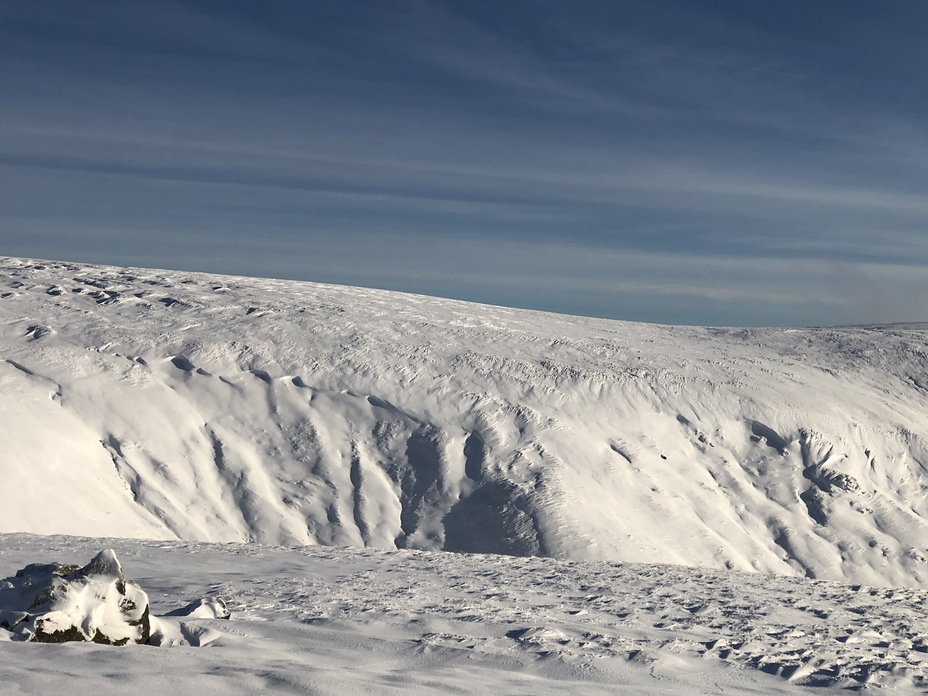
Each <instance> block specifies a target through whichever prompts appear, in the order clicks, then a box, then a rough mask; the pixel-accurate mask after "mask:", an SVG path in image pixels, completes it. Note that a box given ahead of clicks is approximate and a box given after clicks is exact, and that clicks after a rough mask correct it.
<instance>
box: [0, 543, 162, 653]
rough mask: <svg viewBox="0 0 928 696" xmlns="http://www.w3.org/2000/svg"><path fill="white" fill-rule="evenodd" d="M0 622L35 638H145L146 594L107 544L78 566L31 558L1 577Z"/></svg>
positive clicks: (99, 640)
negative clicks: (126, 572)
mask: <svg viewBox="0 0 928 696" xmlns="http://www.w3.org/2000/svg"><path fill="white" fill-rule="evenodd" d="M0 627H2V628H5V629H7V630H8V631H11V632H12V633H13V634H14V636H15V637H16V638H17V639H20V640H29V641H33V642H37V643H64V642H68V641H93V642H94V643H102V644H105V645H125V644H126V643H147V642H148V638H149V632H150V619H149V607H148V596H147V595H146V594H145V592H143V591H142V589H141V588H140V587H139V586H138V585H137V584H136V583H134V582H133V581H131V580H127V579H126V578H125V576H124V575H123V573H122V568H121V566H120V565H119V561H118V560H117V558H116V554H115V552H113V551H112V550H109V549H108V550H105V551H101V552H100V553H99V554H97V555H96V556H95V557H94V558H93V560H91V561H90V563H88V564H87V565H86V566H84V567H83V568H80V567H79V566H72V565H62V564H60V563H45V564H42V563H35V564H31V565H28V566H26V567H25V568H23V569H22V570H20V571H19V572H17V573H16V575H14V576H12V577H9V578H6V579H4V580H0Z"/></svg>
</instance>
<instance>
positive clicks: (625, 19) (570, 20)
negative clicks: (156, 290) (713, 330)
mask: <svg viewBox="0 0 928 696" xmlns="http://www.w3.org/2000/svg"><path fill="white" fill-rule="evenodd" d="M51 5H53V6H54V10H56V11H43V12H41V13H40V12H38V11H37V10H36V9H35V8H34V7H31V6H30V5H27V4H11V5H7V6H4V7H3V8H0V20H2V21H0V69H3V70H4V74H5V75H6V76H8V78H9V79H6V80H5V81H4V82H3V84H2V85H0V100H2V103H3V104H4V109H3V113H2V114H0V244H2V245H3V247H4V252H5V253H22V254H26V255H33V256H49V255H55V254H57V253H59V252H61V253H63V252H64V251H68V253H71V254H74V255H76V256H77V257H79V258H84V259H87V260H94V259H100V260H106V261H108V262H114V263H119V262H120V261H122V262H125V263H130V264H131V263H140V262H141V261H142V260H145V259H148V260H153V262H155V261H156V262H157V264H159V265H165V266H178V265H181V264H184V265H185V267H192V266H197V264H199V267H201V268H202V269H203V270H215V271H222V272H225V271H228V272H240V273H254V274H265V275H287V276H288V277H306V278H318V279H321V280H327V281H330V282H343V283H349V284H350V283H360V284H364V283H367V284H375V285H381V286H386V287H391V288H396V289H406V290H410V291H419V292H431V293H434V294H449V295H454V296H457V297H465V298H466V297H470V298H473V299H479V300H482V301H491V302H495V303H498V304H507V303H511V304H521V305H530V306H536V307H540V308H544V307H547V308H551V309H557V310H558V311H572V312H577V313H591V314H601V315H606V316H615V317H629V318H637V319H645V320H646V319H648V318H649V316H650V317H652V318H654V319H655V320H660V321H667V320H671V319H672V320H674V321H682V322H687V323H716V324H719V323H744V322H746V321H749V323H752V324H758V323H765V322H769V323H817V324H827V323H835V322H840V323H849V322H853V321H861V322H864V321H883V320H885V317H886V316H890V315H892V316H893V317H894V318H898V319H918V318H922V317H920V316H918V314H919V313H920V312H923V311H925V307H924V302H923V300H921V299H919V298H920V297H921V295H920V292H919V291H918V282H920V278H921V276H920V275H919V273H920V272H921V270H920V269H923V268H926V267H928V245H926V242H925V240H926V239H928V235H926V231H928V229H926V228H928V197H926V196H925V194H924V191H925V190H928V164H926V162H928V159H926V158H925V154H926V153H928V135H926V132H925V127H924V126H923V125H922V122H923V119H922V114H923V113H924V107H925V106H928V105H926V104H925V100H926V98H925V97H923V96H921V91H920V90H914V89H913V85H914V84H916V78H917V76H918V70H919V68H918V66H919V65H928V62H926V61H924V60H923V59H924V58H928V56H926V55H925V54H926V52H928V49H925V48H924V46H923V45H922V44H923V43H924V42H922V41H920V39H919V36H918V32H917V31H915V29H914V28H913V27H914V24H913V22H912V20H913V17H917V16H921V15H922V14H924V13H925V10H923V9H921V6H916V5H914V4H910V3H907V2H903V3H902V5H904V6H905V7H902V6H898V7H896V6H894V8H892V9H888V10H886V11H885V12H882V13H881V14H880V16H879V17H878V18H876V19H874V18H873V17H872V16H871V15H872V13H869V12H866V11H864V9H863V8H858V7H856V6H848V5H846V4H842V5H841V7H840V9H841V10H842V11H841V12H836V10H837V9H839V8H838V5H837V4H835V3H833V2H832V0H826V2H824V3H822V5H821V6H818V5H816V6H815V7H804V8H803V9H802V11H801V12H800V11H799V10H798V8H794V7H791V6H779V7H776V8H771V7H768V8H754V9H750V8H745V7H740V9H739V8H735V7H734V6H733V5H732V6H729V5H727V4H725V3H710V4H709V5H705V4H701V5H699V6H696V5H694V4H693V3H688V2H682V1H679V2H678V1H676V0H660V1H659V2H656V3H647V4H646V5H640V6H628V5H627V4H623V3H607V2H605V1H602V2H594V1H592V0H590V1H588V2H583V3H580V4H579V5H571V6H570V7H568V6H566V5H563V4H557V3H547V2H540V3H539V2H533V3H527V2H526V3H523V2H520V1H519V0H515V1H514V2H511V3H502V4H495V5H491V4H488V3H481V2H454V3H451V2H439V1H438V0H434V1H430V0H408V1H406V0H396V1H393V0H391V1H388V2H384V3H377V4H376V5H375V6H373V7H371V6H370V5H369V3H361V2H352V1H351V0H348V1H346V2H345V3H338V4H307V3H299V2H289V1H285V2H280V3H274V4H273V5H272V6H268V7H257V6H250V5H238V4H234V3H233V4H229V3H221V4H220V3H215V2H211V1H208V0H191V2H185V3H173V2H168V3H163V2H144V1H143V2H138V3H131V4H124V3H112V2H106V1H104V0H92V1H91V2H88V3H81V4H80V5H79V6H78V5H74V4H72V3H64V2H53V3H51ZM46 9H48V8H46ZM823 36H824V37H825V38H824V39H823ZM920 61H921V62H920ZM75 230H80V234H75V232H74V231H75ZM164 240H173V241H171V243H169V244H166V243H164ZM210 249H214V250H216V251H213V252H210V251H209V250H210ZM13 250H15V252H14V251H13ZM218 250H224V251H222V253H220V252H219V251H218ZM234 250H239V251H238V252H235V251H234ZM476 250H480V253H479V254H478V252H477V251H476ZM236 254H237V255H236ZM478 256H479V258H478ZM480 258H482V259H483V261H480ZM191 259H194V260H193V261H191ZM712 259H715V260H717V261H718V264H719V265H718V266H712V263H711V262H710V261H709V260H712ZM455 260H461V261H462V262H461V263H460V264H459V265H457V266H455V264H454V262H455ZM488 260H492V262H490V261H488ZM697 261H698V263H697ZM514 266H517V267H519V268H520V269H521V270H520V271H519V272H514V271H513V267H514ZM814 267H815V268H818V269H819V272H815V270H814ZM837 268H841V269H843V270H842V271H840V272H839V271H835V270H833V269H837ZM299 269H303V270H302V272H301V271H300V270H299ZM430 269H431V270H430ZM610 269H612V271H614V273H612V271H610ZM707 269H711V270H707ZM610 273H612V274H611V275H610ZM855 275H856V276H857V277H859V278H861V279H864V278H866V282H864V281H863V280H861V286H862V287H863V286H866V287H867V288H868V290H867V293H869V295H870V296H872V297H875V296H877V295H885V296H887V297H891V298H893V301H892V302H881V303H877V304H874V303H872V302H869V303H868V302H867V301H866V297H865V296H863V295H861V293H856V294H855V293H853V292H848V289H847V287H846V283H845V280H844V279H845V278H846V277H849V276H855ZM761 279H762V281H761ZM881 288H884V289H881ZM851 297H853V298H854V301H853V302H850V301H849V300H848V298H851ZM687 298H689V299H687ZM739 298H740V299H739ZM897 300H898V301H897ZM748 308H750V309H748ZM888 308H889V309H888ZM890 310H891V311H890ZM726 317H727V318H726Z"/></svg>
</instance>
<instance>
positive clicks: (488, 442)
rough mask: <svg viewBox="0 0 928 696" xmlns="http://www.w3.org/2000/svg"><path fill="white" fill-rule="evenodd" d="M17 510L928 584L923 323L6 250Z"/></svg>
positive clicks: (9, 497)
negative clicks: (160, 266)
mask: <svg viewBox="0 0 928 696" xmlns="http://www.w3.org/2000/svg"><path fill="white" fill-rule="evenodd" d="M0 319H2V322H0V325H2V333H0V413H2V418H0V438H2V441H3V443H4V453H3V457H2V459H0V467H2V469H0V470H2V476H3V480H4V482H5V490H6V496H5V504H4V505H3V506H0V530H5V531H27V532H35V533H43V534H45V533H72V534H84V535H91V536H121V537H153V538H163V539H173V538H181V539H187V540H200V541H257V542H262V543H272V544H286V545H304V544H325V545H351V546H371V547H379V548H397V547H399V548H410V549H447V550H454V551H473V552H497V553H506V554H515V555H549V556H554V557H557V558H561V559H591V560H598V559H604V560H616V561H640V562H656V563H679V564H687V565H698V566H705V567H711V568H732V569H738V570H749V571H750V570H755V571H764V572H777V573H787V574H799V575H807V576H809V577H814V578H822V579H834V580H838V579H844V580H847V581H851V582H858V583H868V584H872V585H881V586H886V585H895V586H925V585H928V565H926V563H928V525H926V518H928V498H926V495H925V492H926V487H928V473H926V467H928V451H926V446H925V438H926V436H928V353H926V339H928V330H926V329H925V328H924V327H921V326H889V327H866V328H842V329H803V330H782V329H706V328H690V327H669V326H653V325H646V324H634V323H625V322H616V321H605V320H595V319H587V318H579V317H568V316H561V315H553V314H544V313H539V312H529V311H524V310H513V309H505V308H499V307H489V306H482V305H474V304H468V303H463V302H455V301H450V300H441V299H435V298H427V297H418V296H411V295H402V294H397V293H390V292H384V291H375V290H363V289H358V288H345V287H334V286H325V285H317V284H311V283H298V282H285V281H270V280H256V279H245V278H233V277H224V276H210V275H203V274H193V273H182V272H169V271H152V270H139V269H121V268H112V267H99V266H88V265H82V264H67V263H53V262H38V261H28V260H21V259H4V260H0Z"/></svg>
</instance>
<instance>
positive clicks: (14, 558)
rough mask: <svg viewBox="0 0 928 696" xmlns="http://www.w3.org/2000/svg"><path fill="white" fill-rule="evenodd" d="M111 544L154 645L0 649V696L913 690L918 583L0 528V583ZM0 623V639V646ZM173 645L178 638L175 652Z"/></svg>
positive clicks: (924, 641)
mask: <svg viewBox="0 0 928 696" xmlns="http://www.w3.org/2000/svg"><path fill="white" fill-rule="evenodd" d="M101 546H109V547H112V548H114V549H115V550H116V553H117V554H118V556H119V558H120V559H121V560H122V563H123V567H124V569H125V572H126V573H127V574H128V575H131V576H132V577H134V578H135V579H136V580H137V581H138V582H139V583H140V585H141V587H142V588H144V589H145V590H146V592H147V593H148V595H149V598H150V600H151V606H152V613H153V614H154V615H163V614H166V613H168V612H170V611H172V610H174V609H177V608H178V607H181V606H183V605H185V604H186V603H187V602H189V601H190V599H191V598H197V597H201V596H204V595H210V594H213V595H218V596H219V597H220V598H222V599H224V600H226V602H227V604H228V606H229V608H230V609H231V610H232V619H231V620H228V621H223V620H218V619H190V620H188V623H187V627H186V629H185V635H186V636H187V637H188V638H190V641H187V642H191V641H192V642H193V643H194V644H199V645H200V646H202V647H193V646H190V645H177V646H175V647H169V648H155V647H151V646H141V645H130V646H126V647H122V648H114V647H110V646H100V645H94V644H89V643H81V644H77V643H68V644H62V645H41V644H31V643H16V642H0V691H2V693H4V694H7V693H10V694H48V693H59V692H62V691H63V692H66V693H68V694H73V695H74V696H79V695H81V694H111V693H112V694H117V693H146V694H152V695H153V696H160V695H161V694H171V695H173V694H177V693H195V694H210V693H217V694H220V693H221V694H252V693H255V692H258V691H261V690H268V691H273V692H274V693H293V694H305V693H311V694H356V693H396V694H400V693H403V694H409V693H434V694H447V693H466V694H526V695H528V694H542V695H544V694H563V693H578V694H579V693H582V694H615V693H628V694H684V695H687V694H723V693H725V694H731V693H738V694H758V695H760V694H795V693H803V692H805V693H808V687H809V686H810V685H816V686H819V687H820V688H819V689H815V693H829V692H832V691H834V692H835V693H838V692H841V693H847V692H846V690H845V689H847V688H848V687H850V688H860V687H862V686H865V685H868V686H871V687H876V686H884V687H890V688H892V690H893V692H894V693H924V691H925V689H926V687H928V680H926V676H928V652H926V651H928V621H926V619H925V616H924V606H925V602H926V599H928V593H926V592H925V591H922V590H891V589H873V588H868V587H862V586H849V585H841V584H837V583H831V582H825V581H812V580H807V579H804V578H789V577H782V576H780V577H771V576H764V575H761V574H756V573H755V574H744V573H740V572H730V571H728V572H726V571H711V570H695V569H691V568H683V567H680V566H662V565H649V564H628V565H622V564H608V563H600V562H584V561H557V560H554V559H550V558H514V557H508V556H493V555H465V554H454V553H429V552H416V551H392V552H390V551H380V550H374V549H350V548H340V549H339V548H326V547H318V546H316V547H292V548H281V547H264V546H258V545H254V544H201V543H183V542H153V541H129V540H116V539H105V540H99V539H79V538H77V539H76V538H67V537H36V536H30V535H3V536H0V548H2V553H0V576H7V575H9V574H11V573H13V572H15V571H16V570H17V569H19V568H20V567H22V566H23V565H25V564H26V563H28V562H35V561H41V562H51V561H55V560H58V561H69V560H75V559H77V558H84V557H89V556H92V555H93V554H94V553H95V552H96V550H97V549H98V548H100V547H101ZM4 633H5V632H4V631H0V641H2V640H3V636H4ZM181 642H184V641H181Z"/></svg>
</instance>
